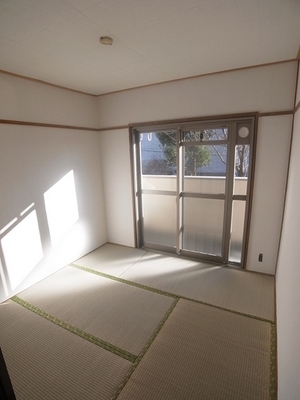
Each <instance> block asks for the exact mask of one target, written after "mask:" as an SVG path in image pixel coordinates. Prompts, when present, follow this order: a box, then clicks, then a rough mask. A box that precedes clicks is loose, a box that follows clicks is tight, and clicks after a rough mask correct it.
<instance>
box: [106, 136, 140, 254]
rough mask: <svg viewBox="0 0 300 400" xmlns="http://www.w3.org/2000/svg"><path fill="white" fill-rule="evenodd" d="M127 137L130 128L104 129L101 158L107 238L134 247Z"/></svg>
mask: <svg viewBox="0 0 300 400" xmlns="http://www.w3.org/2000/svg"><path fill="white" fill-rule="evenodd" d="M128 138H129V133H128V130H127V129H123V130H116V131H107V132H101V160H102V170H103V189H104V198H105V210H106V218H107V238H108V241H109V242H112V243H119V244H123V245H125V246H134V219H133V199H132V185H131V166H130V156H129V142H128Z"/></svg>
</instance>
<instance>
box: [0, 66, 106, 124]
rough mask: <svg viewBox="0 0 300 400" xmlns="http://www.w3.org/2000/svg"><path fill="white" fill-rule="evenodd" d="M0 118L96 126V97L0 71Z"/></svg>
mask: <svg viewBox="0 0 300 400" xmlns="http://www.w3.org/2000/svg"><path fill="white" fill-rule="evenodd" d="M0 118H1V119H10V120H18V121H27V122H40V123H49V124H63V125H71V126H81V127H89V128H97V127H98V115H97V100H96V97H95V96H88V95H84V94H81V93H77V92H73V91H70V90H65V89H60V88H57V87H54V86H50V85H46V84H41V83H38V82H34V81H29V80H26V79H22V78H18V77H15V76H11V75H8V74H4V73H0Z"/></svg>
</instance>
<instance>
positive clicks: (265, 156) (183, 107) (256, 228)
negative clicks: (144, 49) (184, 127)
mask: <svg viewBox="0 0 300 400" xmlns="http://www.w3.org/2000/svg"><path fill="white" fill-rule="evenodd" d="M296 66H297V63H296V62H288V63H282V64H276V65H271V66H265V67H258V68H252V69H246V70H240V71H235V72H225V73H221V74H216V75H210V76H203V77H198V78H194V79H187V80H182V81H178V82H171V83H165V84H161V85H156V86H150V87H144V88H140V89H134V90H129V91H124V92H119V93H113V94H109V95H105V96H101V97H99V100H98V101H99V103H98V106H99V124H100V126H101V127H116V126H119V125H120V126H122V125H125V126H126V124H129V123H134V122H135V123H138V122H145V121H157V120H168V119H173V118H175V119H178V118H188V117H200V116H212V115H225V114H233V113H247V112H260V113H272V112H278V111H288V110H290V111H291V110H292V109H293V101H294V93H295V81H296V69H297V68H296ZM291 121H292V117H291V115H281V116H269V117H266V116H264V117H261V118H259V124H258V137H257V141H258V144H257V149H258V151H257V158H256V166H257V168H256V180H255V187H254V202H253V221H252V222H253V223H252V225H251V227H250V247H249V251H248V255H249V256H248V263H247V268H248V269H250V270H254V271H259V272H264V273H269V274H274V273H275V266H276V258H277V248H278V243H279V235H280V230H281V222H282V210H283V201H284V193H285V181H286V175H287V162H288V161H287V160H288V149H289V145H290V134H291ZM113 132H114V131H107V132H106V133H105V134H104V135H105V136H111V135H113ZM118 132H119V133H118V135H119V138H120V137H121V135H122V133H121V131H118ZM123 134H124V135H125V136H124V137H123V138H122V146H125V147H126V148H127V147H128V145H129V139H128V130H127V129H124V130H123ZM111 144H112V141H109V139H108V142H107V145H106V144H105V143H104V142H103V146H104V147H103V148H102V151H103V152H104V153H105V154H106V158H107V160H108V159H113V158H114V157H115V155H116V152H117V153H118V152H120V151H121V150H120V149H119V150H115V149H113V146H112V145H111ZM118 146H119V145H118V143H117V142H115V147H116V148H118ZM123 161H124V164H123V165H124V166H125V169H124V171H123V173H122V175H120V176H115V175H114V179H113V181H112V182H111V183H110V185H111V188H110V189H111V190H110V194H108V193H107V194H106V203H107V204H112V202H113V203H114V205H115V207H116V209H119V208H122V203H123V202H124V201H125V202H126V204H131V208H129V209H128V213H130V214H131V215H130V217H129V216H128V215H126V222H125V220H124V219H123V218H121V219H120V220H119V221H118V225H119V227H120V226H122V229H123V235H122V237H123V238H124V239H122V238H121V237H120V235H118V236H115V234H113V235H112V236H111V239H110V240H111V241H113V242H117V243H120V244H123V243H125V242H123V240H125V238H126V240H127V241H128V237H130V236H131V235H132V232H133V228H132V224H128V222H127V221H128V219H129V220H133V204H132V200H131V198H130V197H129V194H128V195H126V199H125V196H124V195H123V196H122V197H119V200H116V199H115V197H114V196H115V194H116V193H117V191H118V186H119V185H122V182H123V181H124V180H125V181H126V182H130V179H131V178H130V170H129V169H128V166H129V165H130V161H129V160H127V161H126V160H123ZM120 165H121V164H120ZM106 171H107V173H108V174H109V172H108V171H109V169H106ZM273 171H274V174H273ZM275 175H276V179H277V182H278V184H276V185H273V183H272V182H273V179H274V176H275ZM105 179H106V180H107V181H109V179H110V178H109V175H107V177H106V178H105ZM270 180H271V181H270ZM113 187H114V189H113ZM110 215H111V216H107V218H108V219H107V225H108V226H111V225H112V224H113V225H116V220H115V219H114V216H113V214H112V213H110ZM123 221H124V222H123ZM267 227H270V229H268V228H267ZM114 231H115V232H116V229H114ZM266 231H267V232H266ZM259 253H263V254H264V257H263V262H260V263H259V262H258V255H259Z"/></svg>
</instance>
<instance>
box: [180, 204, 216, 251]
mask: <svg viewBox="0 0 300 400" xmlns="http://www.w3.org/2000/svg"><path fill="white" fill-rule="evenodd" d="M183 210H184V212H183V218H184V219H183V221H184V222H183V248H184V249H185V250H191V251H198V252H201V253H205V254H213V255H217V256H221V253H222V232H223V214H224V201H223V200H212V199H194V198H184V208H183Z"/></svg>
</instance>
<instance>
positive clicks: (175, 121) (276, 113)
mask: <svg viewBox="0 0 300 400" xmlns="http://www.w3.org/2000/svg"><path fill="white" fill-rule="evenodd" d="M299 108H300V102H299V103H298V104H297V105H296V107H295V109H294V110H286V111H274V112H264V113H259V112H257V111H255V112H250V113H249V112H248V113H238V114H224V115H210V116H205V117H193V118H179V119H169V120H160V121H147V122H134V123H129V124H128V125H119V126H108V127H104V128H89V127H86V126H74V125H63V124H49V123H43V122H32V121H18V120H11V119H0V124H3V125H21V126H36V127H41V128H53V129H71V130H72V129H73V130H79V131H90V132H105V131H117V130H122V129H131V128H134V127H136V126H138V127H147V126H156V125H157V126H159V125H166V124H180V123H190V122H191V123H193V122H202V121H203V122H205V121H210V120H214V121H216V120H222V119H228V118H230V119H232V118H247V117H253V116H257V117H273V116H280V115H293V114H294V113H295V112H296V111H298V110H299Z"/></svg>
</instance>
